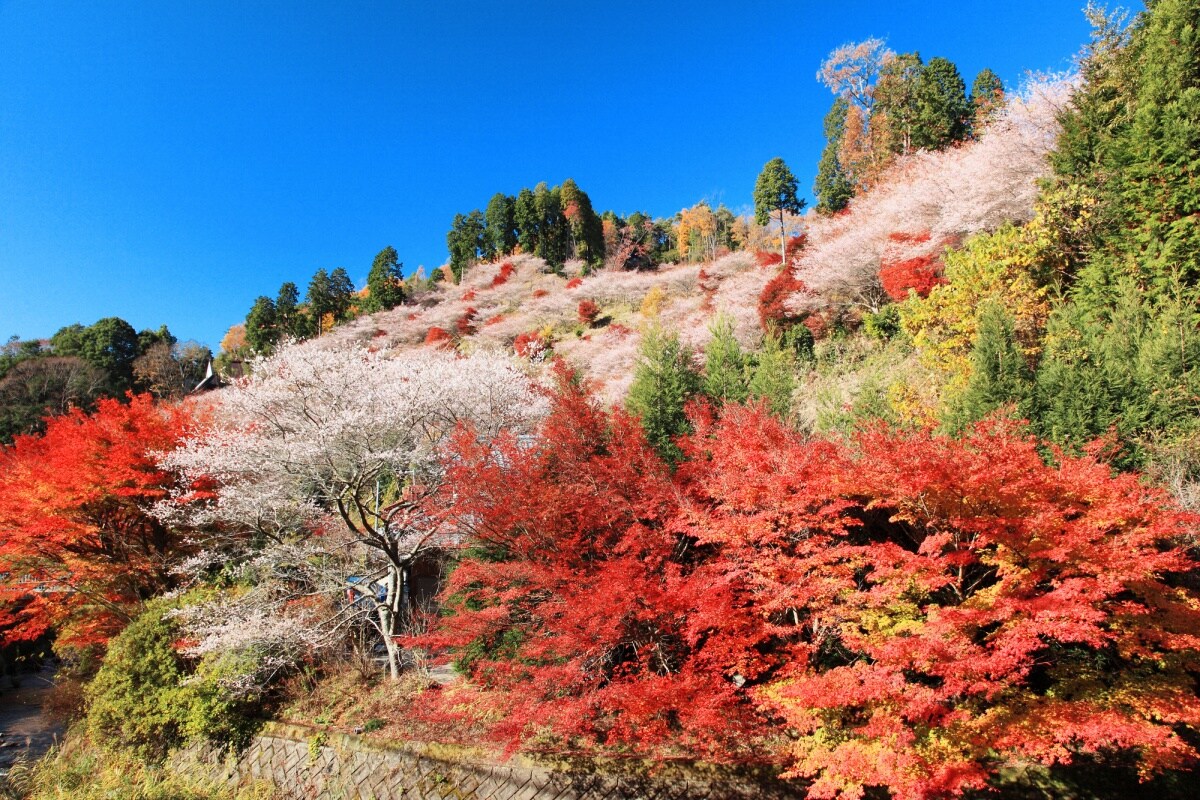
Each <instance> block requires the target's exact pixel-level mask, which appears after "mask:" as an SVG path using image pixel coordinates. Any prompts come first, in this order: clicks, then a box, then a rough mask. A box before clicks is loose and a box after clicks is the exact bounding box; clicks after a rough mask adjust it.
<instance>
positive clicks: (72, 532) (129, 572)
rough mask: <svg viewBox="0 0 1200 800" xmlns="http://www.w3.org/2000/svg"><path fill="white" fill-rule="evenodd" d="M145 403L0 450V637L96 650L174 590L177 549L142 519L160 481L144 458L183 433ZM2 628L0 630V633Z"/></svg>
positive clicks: (155, 524)
mask: <svg viewBox="0 0 1200 800" xmlns="http://www.w3.org/2000/svg"><path fill="white" fill-rule="evenodd" d="M190 425H191V418H190V416H189V414H188V413H187V412H186V411H185V410H184V409H182V408H180V407H178V406H159V405H156V404H155V402H154V400H153V398H151V397H150V395H138V396H136V397H131V398H130V399H129V402H128V403H121V402H118V401H117V400H112V399H104V400H101V401H100V402H99V403H98V405H97V408H96V411H95V413H93V414H90V415H88V414H84V413H83V412H81V411H78V410H77V411H74V412H72V413H70V414H67V415H64V416H61V417H56V418H53V419H51V420H49V421H48V423H47V425H46V432H45V434H44V435H43V436H41V437H37V436H19V437H17V439H16V440H15V441H14V442H13V444H12V446H11V447H6V448H3V449H0V631H2V632H3V637H4V638H5V639H8V640H23V639H35V638H37V637H38V636H40V635H41V634H42V633H44V632H45V631H46V630H48V629H54V630H56V631H57V632H58V641H59V643H60V644H61V645H67V646H72V647H85V646H88V645H93V644H103V643H105V642H106V641H107V640H108V638H109V637H110V636H112V635H113V634H114V633H116V632H117V631H119V630H120V629H121V628H122V627H124V625H125V623H126V622H127V621H128V620H129V619H130V618H131V617H132V616H133V615H134V614H136V613H137V608H138V606H139V605H140V604H141V602H142V601H143V600H145V599H146V598H149V597H151V596H153V595H154V594H156V593H158V592H162V591H165V590H167V589H169V588H171V587H172V586H173V585H174V582H175V581H174V577H173V575H172V574H171V567H172V566H173V565H174V564H175V563H177V561H178V560H179V559H180V558H181V557H182V556H184V555H186V554H187V552H188V548H189V545H188V544H187V542H186V540H185V538H184V537H183V536H182V535H180V534H178V533H176V532H174V531H172V530H170V529H169V528H167V527H166V526H165V525H164V524H163V523H162V522H160V521H159V520H157V519H156V518H154V517H153V516H151V515H150V514H149V513H148V510H149V507H150V505H152V504H153V503H154V502H156V501H158V500H161V499H163V498H164V497H166V495H167V492H168V490H169V489H170V488H171V486H172V484H173V478H172V476H171V475H170V474H169V473H167V472H164V471H163V470H161V469H159V468H158V466H157V464H156V461H155V458H156V454H157V453H158V452H160V451H166V450H170V449H171V448H173V447H174V446H175V444H176V443H177V442H178V441H179V440H180V439H181V438H182V437H183V436H184V435H186V434H187V432H188V430H189V429H190ZM5 628H7V630H4V629H5Z"/></svg>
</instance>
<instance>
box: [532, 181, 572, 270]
mask: <svg viewBox="0 0 1200 800" xmlns="http://www.w3.org/2000/svg"><path fill="white" fill-rule="evenodd" d="M533 207H534V209H535V211H536V213H537V220H538V241H537V247H536V248H535V250H534V253H535V254H536V255H537V256H538V258H541V259H544V260H545V262H546V264H547V266H549V267H550V268H551V269H552V270H558V269H561V268H562V265H563V264H565V263H567V257H568V254H569V253H568V251H569V249H570V244H571V231H570V227H569V226H568V224H567V218H566V216H565V215H564V214H563V208H562V197H561V192H560V190H559V187H557V186H555V187H554V188H553V189H551V188H549V187H547V186H546V184H545V183H544V182H543V183H539V184H538V185H537V186H535V187H534V188H533Z"/></svg>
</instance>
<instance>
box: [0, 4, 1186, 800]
mask: <svg viewBox="0 0 1200 800" xmlns="http://www.w3.org/2000/svg"><path fill="white" fill-rule="evenodd" d="M1088 13H1089V18H1090V19H1091V21H1092V22H1093V25H1094V28H1095V31H1094V36H1093V39H1092V41H1091V43H1090V44H1089V46H1088V48H1087V50H1086V52H1085V54H1084V56H1083V57H1082V58H1081V60H1080V62H1079V69H1078V73H1077V74H1073V75H1068V76H1056V77H1036V78H1031V79H1030V81H1029V82H1028V84H1027V86H1025V87H1024V88H1023V89H1022V90H1021V91H1019V92H1008V93H1006V92H1005V91H1004V88H1003V86H1002V85H1001V84H1000V82H999V79H998V78H997V77H996V76H995V75H994V74H991V73H990V71H988V70H984V71H982V72H981V73H980V74H979V76H978V77H977V78H976V81H975V83H974V84H973V86H972V89H971V93H970V94H969V95H968V94H967V92H966V87H965V82H964V81H963V79H962V77H961V76H960V75H959V74H958V72H957V68H956V67H955V65H954V64H953V63H951V62H949V61H948V60H946V59H944V58H939V57H934V58H931V59H929V60H928V61H925V60H924V59H922V57H921V56H920V55H919V54H917V53H915V52H912V53H899V54H898V53H894V52H892V51H890V50H887V48H886V45H885V43H884V42H882V41H881V40H877V39H869V40H866V41H863V42H859V43H852V44H849V45H845V46H843V47H840V48H838V49H837V50H835V51H834V52H833V53H831V54H830V56H829V58H828V59H827V60H826V62H825V63H824V64H822V68H821V72H820V80H822V81H823V82H825V83H826V85H828V86H829V87H830V88H831V89H832V90H833V92H834V95H835V98H834V102H833V107H832V109H831V110H830V112H829V114H828V115H827V116H826V119H825V123H826V124H825V132H826V142H827V145H826V148H825V151H824V153H823V155H822V159H821V165H820V170H819V173H818V186H817V194H818V202H817V204H816V205H817V209H816V210H810V211H808V212H807V213H804V210H803V203H801V202H800V199H799V197H798V194H797V186H796V179H795V176H794V175H793V174H792V173H791V171H790V169H789V168H788V167H787V165H786V163H784V161H783V159H781V158H774V159H772V160H770V161H768V162H767V163H766V164H765V165H764V166H763V168H762V171H761V172H760V173H759V175H758V178H757V180H756V181H755V187H754V213H753V215H750V214H744V215H742V216H736V215H735V214H734V213H733V212H732V211H731V210H729V209H727V208H725V207H724V206H718V207H717V208H716V209H713V208H712V207H711V206H710V205H709V204H708V203H706V202H699V203H697V204H695V205H694V206H692V207H691V208H687V209H683V210H681V211H680V212H678V213H677V214H675V215H674V216H672V217H664V218H658V219H652V218H650V217H649V216H648V215H646V214H643V213H641V212H635V213H633V214H629V215H628V216H626V217H622V216H620V215H618V214H615V213H613V212H603V213H597V212H596V211H595V210H594V209H593V208H592V204H591V200H590V198H589V197H588V196H587V194H586V193H585V192H584V191H583V189H582V188H581V187H579V186H578V185H577V184H576V183H575V182H574V181H573V180H570V179H567V180H564V181H563V182H562V184H560V185H556V186H550V185H549V184H547V183H539V184H537V185H536V186H535V187H533V188H524V189H521V190H520V191H519V192H518V193H516V194H515V195H508V194H505V193H504V192H497V193H496V194H495V195H493V197H492V198H491V200H490V201H489V202H488V204H487V206H486V211H481V210H479V209H475V210H474V211H470V212H467V213H459V214H456V215H455V217H454V220H453V222H452V224H451V228H450V231H449V233H448V234H447V245H448V249H449V251H450V260H449V261H448V262H447V263H446V264H445V265H444V266H443V267H440V268H438V269H436V270H434V271H433V272H432V273H431V274H430V275H429V276H425V275H424V274H422V273H417V274H411V275H408V276H407V277H405V276H404V275H403V270H402V266H401V264H400V261H399V256H398V253H397V251H396V250H395V249H394V248H392V247H390V246H389V247H387V248H385V249H384V250H382V251H380V253H379V255H378V256H376V258H375V261H374V263H373V265H372V268H371V272H370V273H369V276H368V278H367V283H366V286H365V287H363V288H360V289H357V290H356V289H355V287H354V285H353V283H352V282H351V281H350V278H349V274H348V273H347V271H346V270H345V269H343V268H337V269H334V270H333V271H332V272H327V271H326V270H325V269H320V270H318V271H317V273H316V274H315V275H314V276H313V279H312V282H311V283H310V284H309V287H308V292H307V294H306V295H305V296H304V298H303V299H301V295H300V292H299V288H298V287H297V286H296V284H294V283H292V282H290V281H289V282H285V283H284V284H283V285H282V286H281V287H280V289H279V291H278V293H277V295H276V296H275V297H274V298H272V297H269V296H266V295H263V296H260V297H258V299H257V300H256V301H255V303H254V305H253V307H252V308H251V310H250V312H249V314H248V315H247V317H246V321H245V324H244V325H237V326H235V327H234V328H232V329H231V330H230V333H229V334H228V335H227V337H226V342H225V343H224V346H223V347H224V352H223V354H222V356H221V358H220V359H219V361H218V363H219V364H220V365H221V366H222V367H223V368H225V369H226V370H227V371H228V372H227V375H226V378H225V380H224V381H223V382H220V384H221V385H218V386H215V387H214V386H212V385H211V384H208V383H206V385H205V388H206V389H207V388H213V389H214V390H213V391H207V392H205V393H200V394H197V395H193V396H190V397H187V398H185V399H182V400H179V399H177V397H176V395H177V394H178V386H177V382H176V383H175V384H172V385H171V386H172V387H174V388H171V391H172V392H175V395H172V394H169V393H167V392H166V391H163V392H155V391H153V390H152V391H149V392H143V393H140V394H135V393H129V394H127V395H125V396H124V397H103V396H100V397H96V398H94V403H93V405H92V406H90V407H78V406H76V407H73V408H70V409H69V410H68V411H67V413H64V414H61V415H58V416H52V417H49V418H47V419H46V420H45V421H44V431H43V432H42V433H40V434H36V435H22V436H17V437H16V438H15V439H14V442H13V444H12V445H11V446H4V447H2V448H0V633H3V634H4V636H5V645H6V648H5V649H4V650H3V651H2V652H3V653H5V654H11V655H12V656H13V657H14V658H20V659H28V658H30V657H32V656H33V655H34V654H36V653H37V652H39V651H41V650H44V649H45V648H46V647H48V646H49V645H50V643H52V644H53V648H54V650H55V652H57V653H59V654H61V655H62V656H63V657H64V658H65V659H66V663H67V666H66V667H64V671H63V675H64V677H63V687H64V688H63V691H62V692H61V697H62V698H64V699H63V700H62V706H63V707H64V709H65V711H64V713H65V714H66V715H67V716H69V717H71V718H73V719H74V720H75V727H74V728H73V729H72V732H71V736H72V737H73V740H74V741H78V742H80V743H81V744H79V745H78V748H79V749H78V750H74V751H64V753H63V754H61V755H58V756H56V757H55V759H54V760H52V761H49V762H47V763H46V764H45V765H44V766H43V767H41V768H39V769H40V770H41V772H38V773H36V775H35V777H36V778H37V780H38V781H41V783H40V784H37V786H36V791H35V792H34V794H33V796H34V797H35V798H37V800H41V798H43V797H44V798H49V797H53V796H56V795H55V793H56V792H57V793H58V796H61V794H62V791H61V789H62V787H63V786H64V785H65V783H66V782H67V781H68V780H77V778H76V777H75V776H77V775H78V774H80V773H87V772H88V771H89V770H90V767H88V766H86V765H87V764H90V763H98V762H92V761H89V760H88V759H92V758H94V757H95V753H98V752H100V751H101V750H102V749H111V750H114V751H117V752H119V753H122V754H124V755H123V757H124V758H126V759H133V760H134V761H136V762H137V763H142V762H145V763H146V764H149V765H151V766H150V767H148V768H147V769H149V770H151V772H152V773H154V771H155V770H158V769H159V768H158V767H156V766H154V765H160V764H170V763H172V762H171V761H170V760H169V759H171V758H172V754H174V753H177V752H179V750H180V749H181V748H184V747H187V746H188V745H189V744H190V743H196V742H199V741H205V742H209V743H215V744H218V745H219V746H222V747H228V748H231V749H235V750H236V749H239V748H245V747H247V746H248V745H249V743H250V742H251V741H252V740H253V738H254V737H255V735H256V733H257V731H258V730H259V729H260V726H261V724H262V722H263V720H264V718H270V719H273V720H283V721H285V722H288V723H293V724H296V725H301V726H311V727H310V728H309V729H310V730H311V731H312V734H311V737H312V738H311V739H310V740H309V743H308V745H309V750H308V751H309V754H310V756H312V760H313V761H314V762H315V760H316V757H317V755H320V754H322V753H325V752H326V751H325V750H322V748H323V747H324V746H325V744H326V743H327V738H328V734H329V733H331V732H340V733H351V732H353V734H354V735H356V736H358V735H361V736H362V737H364V738H365V739H367V741H368V742H369V743H370V746H372V747H374V746H378V747H381V748H387V747H390V746H395V745H396V744H397V743H408V744H412V743H417V744H419V745H420V746H421V747H427V748H430V749H431V751H432V750H433V749H436V748H441V747H445V746H450V747H451V748H462V747H478V748H480V749H481V750H487V751H489V752H490V753H492V754H494V755H496V756H497V757H507V756H509V755H511V754H514V753H521V754H523V755H524V756H528V757H530V758H533V759H541V760H544V761H546V762H549V763H553V764H556V765H559V766H562V768H563V769H565V770H567V771H569V772H571V773H572V775H579V776H584V778H583V780H586V776H587V775H589V774H591V773H592V772H595V771H600V772H604V773H608V772H610V771H611V772H614V773H622V774H624V772H625V771H628V772H629V773H630V774H637V773H641V772H650V773H652V772H654V771H655V769H656V765H660V764H661V763H663V762H667V761H670V762H682V763H684V764H687V765H689V768H690V767H695V769H697V770H700V771H704V770H707V769H708V768H709V767H720V768H721V769H726V768H728V769H730V770H733V771H738V770H742V769H746V770H749V771H750V772H757V773H758V774H759V775H767V776H769V777H770V779H771V782H772V784H771V785H772V786H774V785H776V782H782V783H780V784H779V785H782V786H784V787H786V789H785V792H784V793H785V794H791V793H792V792H793V791H794V793H796V794H797V795H803V796H805V797H808V798H813V800H820V799H822V798H825V799H828V800H862V799H863V798H894V800H958V799H960V798H978V797H983V796H999V797H1007V798H1015V799H1020V798H1029V797H1039V798H1055V799H1056V800H1058V799H1060V798H1061V800H1066V799H1067V798H1072V799H1073V798H1078V797H1091V798H1096V799H1097V800H1118V799H1119V798H1125V797H1129V796H1132V795H1133V794H1136V793H1138V792H1143V793H1147V794H1154V795H1155V796H1161V797H1165V798H1171V799H1172V800H1175V799H1176V798H1178V800H1182V798H1189V797H1193V796H1194V795H1195V787H1196V786H1197V785H1198V780H1200V779H1198V775H1200V773H1198V770H1200V683H1198V679H1197V676H1200V513H1198V512H1200V211H1198V208H1197V198H1198V197H1200V4H1198V3H1196V2H1194V1H1193V0H1159V2H1154V3H1150V4H1149V7H1148V10H1147V11H1146V12H1144V13H1143V14H1140V15H1138V16H1136V17H1134V18H1133V19H1131V20H1126V19H1125V18H1124V17H1122V16H1120V15H1119V14H1117V15H1114V14H1108V13H1105V12H1101V11H1099V10H1097V9H1096V8H1094V7H1089V11H1088ZM97 325H98V326H99V323H98V324H97ZM93 327H96V326H93ZM103 327H107V328H117V327H120V326H116V325H115V323H114V324H108V325H106V326H103ZM125 327H126V328H128V326H127V325H126V326H125ZM121 330H122V331H124V333H125V338H126V339H128V340H129V346H128V347H127V348H126V349H127V350H128V353H127V355H129V356H130V357H131V358H132V355H133V354H134V353H135V352H136V348H135V344H136V342H135V340H136V334H133V332H132V329H131V328H130V329H129V330H127V331H125V329H124V328H122V329H121ZM72 337H74V339H77V340H79V341H81V342H87V343H90V345H89V346H90V349H86V350H85V349H84V348H83V347H82V346H80V349H79V352H80V353H81V354H84V355H86V354H87V353H92V354H93V357H94V354H95V353H96V352H102V351H103V354H106V355H110V354H109V353H107V352H106V351H105V348H103V347H101V346H98V345H96V344H95V343H96V342H100V341H102V340H101V338H100V336H99V334H98V333H97V331H96V330H93V329H84V328H82V326H75V328H73V329H66V333H64V334H63V335H62V336H60V337H59V341H60V342H64V343H69V342H70V341H72ZM153 338H154V337H149V336H148V337H147V343H148V344H150V345H151V346H152V347H156V348H157V351H156V352H157V353H158V354H159V355H160V356H161V357H162V359H161V360H162V362H163V363H164V364H167V366H170V364H173V363H176V362H177V361H178V358H177V356H176V355H173V353H174V351H173V350H172V349H171V347H172V345H173V343H172V342H169V341H167V332H166V330H165V328H164V329H163V330H162V331H161V332H160V334H159V338H158V339H154V341H153V342H151V341H150V340H151V339H153ZM29 350H30V352H29V353H27V354H25V355H24V356H22V357H23V358H25V361H24V362H21V363H28V364H34V365H37V364H43V365H45V364H48V363H50V359H52V358H54V357H55V356H54V354H53V348H52V347H51V348H50V351H49V352H47V353H43V352H42V351H41V349H40V348H34V347H31V348H29ZM34 351H36V352H34ZM81 358H82V356H81ZM139 358H140V356H139ZM39 359H41V360H40V361H39ZM173 359H174V360H173ZM168 362H169V363H168ZM143 363H144V362H143ZM129 366H130V370H129V374H128V375H127V376H126V382H125V383H123V384H120V385H121V386H136V385H137V384H136V380H139V379H140V378H138V377H137V376H138V374H139V373H137V371H136V370H134V369H133V367H132V361H130V365H129ZM168 371H169V370H168ZM146 374H148V373H146ZM422 752H423V751H422ZM322 757H324V756H322ZM167 771H168V772H169V768H168V770H167ZM154 774H157V773H154ZM39 776H40V777H39ZM78 780H79V782H80V783H85V782H86V780H85V779H82V778H80V779H78ZM36 783H37V782H36V781H35V784H36ZM31 785H34V784H31ZM763 785H766V784H763ZM0 788H3V787H2V786H0ZM31 791H32V790H31ZM68 791H69V790H68ZM751 792H752V793H753V790H751Z"/></svg>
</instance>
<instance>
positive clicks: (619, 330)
mask: <svg viewBox="0 0 1200 800" xmlns="http://www.w3.org/2000/svg"><path fill="white" fill-rule="evenodd" d="M608 332H609V333H615V334H616V335H617V336H620V337H621V338H625V337H626V336H628V335H629V334H631V333H633V328H630V327H629V326H628V325H622V324H621V323H619V322H614V323H613V324H612V325H609V326H608Z"/></svg>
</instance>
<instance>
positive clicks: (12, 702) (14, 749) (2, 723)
mask: <svg viewBox="0 0 1200 800" xmlns="http://www.w3.org/2000/svg"><path fill="white" fill-rule="evenodd" d="M53 675H54V671H53V669H51V668H46V669H44V670H42V672H40V673H29V674H26V675H22V676H21V678H20V683H21V687H20V688H19V689H12V688H10V687H8V686H6V687H5V688H4V689H3V690H0V776H3V775H5V774H6V773H7V772H8V769H9V767H11V766H12V765H13V763H14V762H16V761H17V760H18V759H21V758H28V759H31V760H32V759H37V758H40V757H41V756H42V755H43V754H44V753H45V752H46V751H47V750H48V749H49V748H50V745H52V744H54V742H55V741H57V740H58V738H59V737H61V736H62V734H63V730H62V727H61V726H59V725H57V724H55V723H53V722H51V721H50V720H49V719H47V718H46V716H45V715H44V714H42V700H43V699H44V698H45V696H46V693H47V692H48V691H49V689H50V687H51V686H52V685H53ZM5 683H6V684H7V681H5Z"/></svg>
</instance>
